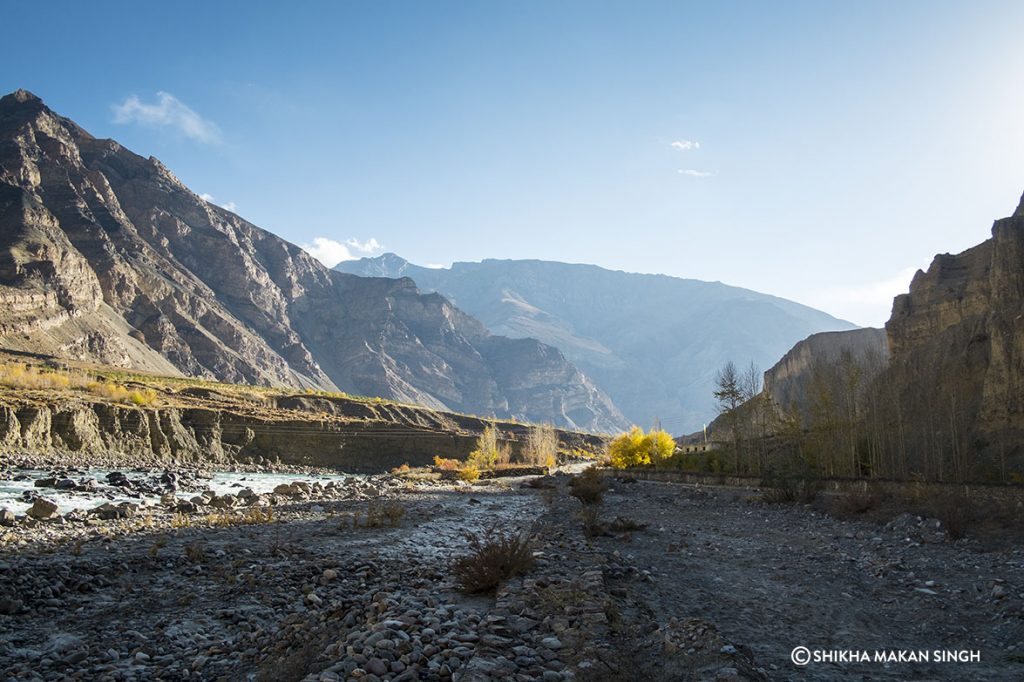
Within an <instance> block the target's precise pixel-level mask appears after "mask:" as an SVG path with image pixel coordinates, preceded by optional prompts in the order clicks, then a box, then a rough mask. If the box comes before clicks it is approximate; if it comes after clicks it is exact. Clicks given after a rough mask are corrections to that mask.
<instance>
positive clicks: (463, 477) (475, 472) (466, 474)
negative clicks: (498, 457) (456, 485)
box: [458, 464, 480, 483]
mask: <svg viewBox="0 0 1024 682" xmlns="http://www.w3.org/2000/svg"><path fill="white" fill-rule="evenodd" d="M458 476H459V480H460V481H466V482H467V483H472V482H473V481H476V480H478V479H479V478H480V470H479V469H477V468H476V467H475V466H473V465H472V464H467V465H466V466H464V467H462V468H461V469H459V473H458Z"/></svg>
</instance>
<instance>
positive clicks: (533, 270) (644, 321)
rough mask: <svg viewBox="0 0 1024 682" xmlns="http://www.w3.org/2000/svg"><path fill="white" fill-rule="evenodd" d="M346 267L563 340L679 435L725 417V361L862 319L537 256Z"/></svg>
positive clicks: (607, 383)
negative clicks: (444, 264)
mask: <svg viewBox="0 0 1024 682" xmlns="http://www.w3.org/2000/svg"><path fill="white" fill-rule="evenodd" d="M337 269H339V270H342V271H344V272H349V273H354V274H359V275H372V276H384V277H411V278H412V279H413V280H415V282H416V283H417V285H419V287H420V288H421V289H423V290H429V291H437V292H440V293H442V294H444V295H445V296H447V297H449V298H450V299H451V300H452V301H453V302H454V303H455V304H456V305H458V306H459V307H460V308H462V309H463V310H465V311H466V312H468V313H470V314H471V315H473V316H474V317H476V318H477V319H479V320H480V321H481V322H483V323H484V324H485V325H487V328H488V329H490V330H491V331H492V332H494V333H496V334H503V335H506V336H511V337H534V338H537V339H540V340H541V341H543V342H544V343H548V344H551V345H552V346H555V347H557V348H559V349H560V350H561V351H562V352H563V353H565V355H566V357H567V358H569V360H570V361H571V362H573V363H574V364H575V365H577V366H578V367H580V369H582V370H583V371H584V372H585V373H586V374H587V376H589V377H591V378H592V379H593V380H594V382H595V383H596V384H597V385H598V386H600V387H601V388H602V389H604V390H605V391H607V392H608V394H609V395H610V396H611V397H612V400H614V402H615V404H616V405H618V406H619V408H620V409H622V411H623V413H624V414H625V415H626V416H627V417H628V418H629V419H630V420H632V421H633V422H635V423H638V424H643V425H649V424H650V423H651V422H652V421H653V419H654V418H656V417H660V418H661V421H662V423H663V424H664V425H665V426H666V427H667V428H670V429H671V430H673V431H674V432H676V433H679V432H684V431H690V430H694V429H699V428H700V427H701V424H702V423H704V422H708V421H710V420H711V419H712V418H713V416H714V409H713V407H714V400H713V398H712V395H711V394H712V390H713V388H712V385H713V382H714V375H715V371H716V370H717V369H718V368H719V367H721V366H722V365H723V364H724V363H725V362H726V361H728V360H733V361H734V362H736V363H737V364H740V365H745V364H746V363H749V362H750V361H753V362H755V363H756V364H758V365H759V366H760V367H762V368H764V367H768V366H771V365H772V364H774V363H775V362H776V361H777V360H778V359H779V358H780V357H781V356H782V355H783V354H784V353H785V352H786V351H787V350H789V349H790V348H791V347H792V346H793V344H794V343H796V342H797V341H799V340H800V339H803V338H806V337H807V336H808V335H810V334H813V333H815V332H820V331H831V330H845V329H852V328H854V325H852V324H850V323H848V322H844V321H842V320H838V319H836V318H834V317H832V316H830V315H828V314H826V313H823V312H821V311H819V310H815V309H813V308H809V307H807V306H803V305H800V304H798V303H794V302H792V301H788V300H785V299H781V298H778V297H775V296H769V295H766V294H760V293H757V292H755V291H750V290H747V289H741V288H738V287H732V286H727V285H725V284H721V283H719V282H702V281H698V280H688V279H679V278H676V277H668V276H664V275H642V274H632V273H625V272H616V271H610V270H605V269H603V268H600V267H597V266H593V265H570V264H566V263H557V262H549V261H538V260H524V261H510V260H485V261H483V262H481V263H455V264H453V265H452V267H451V268H447V269H431V268H423V267H419V266H416V265H413V264H411V263H408V262H407V261H405V260H404V259H402V258H400V257H398V256H396V255H394V254H385V255H383V256H379V257H377V258H366V259H362V260H359V261H348V262H344V263H341V264H339V265H338V266H337Z"/></svg>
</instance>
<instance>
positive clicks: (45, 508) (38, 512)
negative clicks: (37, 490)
mask: <svg viewBox="0 0 1024 682" xmlns="http://www.w3.org/2000/svg"><path fill="white" fill-rule="evenodd" d="M26 514H28V515H29V516H30V517H32V518H33V519H52V518H54V517H56V516H60V513H59V512H58V511H57V503H56V502H52V501H50V500H47V499H46V498H44V497H39V498H36V501H35V502H33V503H32V506H31V507H29V508H28V511H27V512H26Z"/></svg>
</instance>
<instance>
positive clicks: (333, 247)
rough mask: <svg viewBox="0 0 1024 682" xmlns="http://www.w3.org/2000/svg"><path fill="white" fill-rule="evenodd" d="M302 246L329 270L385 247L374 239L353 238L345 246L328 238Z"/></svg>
mask: <svg viewBox="0 0 1024 682" xmlns="http://www.w3.org/2000/svg"><path fill="white" fill-rule="evenodd" d="M300 246H301V247H302V248H303V249H305V250H306V252H307V253H309V255H311V256H312V257H313V258H316V259H317V260H318V261H320V262H321V263H323V264H324V265H326V266H327V267H329V268H333V267H334V266H335V265H337V264H338V263H341V262H342V261H346V260H357V259H359V258H362V257H364V256H370V255H372V254H374V253H376V252H378V251H382V250H383V249H384V245H383V244H381V243H380V242H379V241H377V240H376V239H374V238H372V237H371V238H370V239H368V240H366V241H365V242H361V241H359V240H358V239H355V238H352V239H348V240H346V242H345V243H344V244H342V243H341V242H339V241H335V240H334V239H330V238H328V237H314V238H313V243H312V244H300Z"/></svg>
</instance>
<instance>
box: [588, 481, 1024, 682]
mask: <svg viewBox="0 0 1024 682" xmlns="http://www.w3.org/2000/svg"><path fill="white" fill-rule="evenodd" d="M747 495H748V494H747V493H743V494H741V493H738V492H730V491H722V490H708V489H706V488H705V489H703V490H701V489H699V488H694V487H690V486H680V485H666V484H658V483H644V482H641V483H621V482H619V483H616V484H615V488H614V489H613V490H612V491H611V492H610V493H608V494H606V496H605V497H606V499H605V503H604V510H605V512H604V513H605V516H609V515H610V513H611V511H613V510H623V511H624V512H627V515H628V516H629V517H632V518H635V519H637V520H640V521H643V522H646V523H649V524H650V526H649V527H648V528H647V529H646V530H644V531H642V532H634V533H632V534H630V536H629V537H628V540H629V541H628V542H626V541H625V540H626V539H627V538H625V537H624V536H623V535H622V534H616V535H615V536H614V537H601V538H598V539H597V540H595V544H596V545H597V546H598V547H600V548H601V549H602V550H604V551H605V552H608V553H615V552H618V553H620V554H622V555H623V556H624V557H625V558H627V559H628V561H629V563H630V564H632V565H634V566H636V567H637V568H638V569H640V570H644V571H648V572H649V574H650V575H651V576H652V581H651V583H650V585H649V587H648V595H647V599H646V603H647V605H649V607H650V608H651V609H652V611H653V617H654V619H655V620H656V621H658V622H662V623H664V622H668V621H669V620H670V619H671V618H673V617H675V618H680V617H688V618H697V619H701V620H703V621H706V622H709V623H713V624H714V625H715V627H716V628H717V630H718V632H719V633H720V634H721V635H722V636H724V637H725V638H727V639H728V640H729V641H730V642H732V643H734V644H735V645H736V646H738V647H742V648H744V649H745V650H747V651H749V653H750V654H751V656H752V658H753V660H754V661H755V662H756V664H757V665H758V666H759V667H761V668H762V670H763V671H764V672H765V673H766V674H767V675H768V676H769V677H771V678H772V679H793V680H830V679H872V680H874V679H898V680H903V679H929V680H964V679H972V680H982V679H986V680H987V679H991V680H1021V679H1024V584H1022V577H1024V551H1022V549H1021V548H1020V547H1015V548H1009V549H1002V550H1000V551H992V552H985V551H983V550H982V546H981V545H979V544H977V543H975V542H973V541H971V540H959V541H957V542H949V541H947V540H946V538H945V536H944V533H942V531H941V528H937V523H936V522H935V521H929V520H926V519H918V518H916V517H909V516H903V517H898V518H897V519H895V520H894V521H892V522H890V523H888V524H885V525H882V524H879V523H871V522H862V521H843V520H838V519H836V518H833V517H830V516H825V515H822V514H820V513H816V512H814V511H812V510H811V509H809V508H805V507H802V506H779V505H768V504H763V503H759V502H756V501H755V500H754V499H753V498H749V497H748V496H747ZM798 646H804V647H807V648H808V649H810V650H811V651H814V650H816V649H817V650H823V651H832V650H857V651H864V650H867V651H868V652H869V653H870V654H871V656H872V657H873V656H874V651H875V650H882V651H890V650H897V651H898V650H912V651H918V650H923V651H929V652H933V654H934V651H935V650H936V649H939V650H973V651H977V652H979V656H980V662H967V663H949V662H946V663H935V662H931V663H925V662H917V663H906V662H904V663H896V662H890V663H889V664H888V665H886V664H883V663H875V662H871V663H860V662H857V661H852V662H851V663H848V664H835V663H815V662H811V663H810V664H809V665H807V666H804V667H799V666H796V665H794V664H793V663H792V661H791V660H790V655H791V652H792V650H793V649H794V648H795V647H798Z"/></svg>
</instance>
